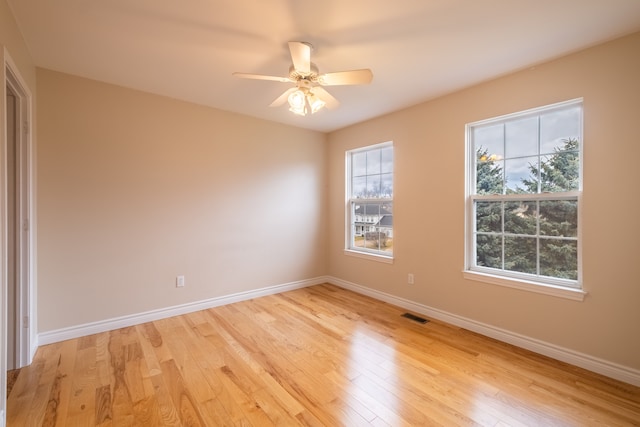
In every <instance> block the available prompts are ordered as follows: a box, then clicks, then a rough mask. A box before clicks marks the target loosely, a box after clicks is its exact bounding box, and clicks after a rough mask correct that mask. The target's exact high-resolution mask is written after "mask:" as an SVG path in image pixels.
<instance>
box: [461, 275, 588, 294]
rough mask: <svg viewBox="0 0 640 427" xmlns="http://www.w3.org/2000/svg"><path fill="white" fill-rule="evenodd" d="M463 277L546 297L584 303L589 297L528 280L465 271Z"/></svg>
mask: <svg viewBox="0 0 640 427" xmlns="http://www.w3.org/2000/svg"><path fill="white" fill-rule="evenodd" d="M462 276H463V277H464V278H465V279H469V280H475V281H477V282H484V283H491V284H493V285H498V286H506V287H508V288H514V289H520V290H522V291H529V292H535V293H538V294H544V295H551V296H554V297H558V298H565V299H570V300H574V301H584V297H585V296H586V295H587V293H586V292H585V291H583V290H581V289H571V288H565V287H562V286H554V285H548V284H543V283H535V282H528V281H526V280H517V279H510V278H506V277H499V276H494V275H491V274H486V273H479V272H477V271H463V272H462Z"/></svg>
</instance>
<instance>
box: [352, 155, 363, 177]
mask: <svg viewBox="0 0 640 427" xmlns="http://www.w3.org/2000/svg"><path fill="white" fill-rule="evenodd" d="M351 174H352V175H353V176H363V175H366V174H367V153H353V154H352V155H351Z"/></svg>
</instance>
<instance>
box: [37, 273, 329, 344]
mask: <svg viewBox="0 0 640 427" xmlns="http://www.w3.org/2000/svg"><path fill="white" fill-rule="evenodd" d="M326 282H327V277H324V276H322V277H316V278H313V279H307V280H300V281H297V282H291V283H285V284H282V285H275V286H268V287H266V288H261V289H256V290H253V291H246V292H238V293H236V294H231V295H225V296H221V297H216V298H210V299H206V300H202V301H197V302H192V303H187V304H182V305H176V306H173V307H167V308H162V309H159V310H152V311H147V312H145V313H139V314H133V315H130V316H122V317H117V318H113V319H107V320H102V321H99V322H92V323H86V324H83V325H78V326H71V327H68V328H62V329H56V330H53V331H47V332H42V333H40V334H38V345H46V344H52V343H55V342H60V341H65V340H69V339H73V338H79V337H84V336H87V335H92V334H97V333H100V332H106V331H112V330H114V329H119V328H125V327H128V326H133V325H138V324H141V323H146V322H152V321H154V320H159V319H166V318H167V317H173V316H179V315H181V314H186V313H193V312H194V311H199V310H206V309H208V308H212V307H219V306H221V305H226V304H232V303H234V302H239V301H246V300H249V299H252V298H259V297H262V296H266V295H273V294H278V293H281V292H286V291H291V290H294V289H300V288H306V287H308V286H313V285H319V284H321V283H326Z"/></svg>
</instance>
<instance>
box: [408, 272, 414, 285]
mask: <svg viewBox="0 0 640 427" xmlns="http://www.w3.org/2000/svg"><path fill="white" fill-rule="evenodd" d="M407 283H408V284H410V285H413V283H414V281H413V273H409V275H408V276H407Z"/></svg>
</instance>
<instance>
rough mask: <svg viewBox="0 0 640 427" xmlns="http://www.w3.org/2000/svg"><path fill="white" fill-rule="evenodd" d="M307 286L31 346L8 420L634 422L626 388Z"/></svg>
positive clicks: (494, 426)
mask: <svg viewBox="0 0 640 427" xmlns="http://www.w3.org/2000/svg"><path fill="white" fill-rule="evenodd" d="M404 312H405V310H402V309H401V308H399V307H395V306H393V305H390V304H387V303H383V302H379V301H376V300H374V299H372V298H369V297H366V296H363V295H358V294H356V293H353V292H350V291H347V290H344V289H340V288H338V287H336V286H332V285H319V286H312V287H309V288H303V289H297V290H293V291H289V292H285V293H282V294H277V295H269V296H265V297H262V298H258V299H253V300H248V301H243V302H238V303H235V304H230V305H227V306H220V307H215V308H211V309H208V310H203V311H199V312H195V313H189V314H185V315H183V316H177V317H173V318H168V319H162V320H157V321H153V322H148V323H144V324H140V325H137V326H133V327H128V328H123V329H119V330H115V331H111V332H105V333H101V334H96V335H91V336H87V337H82V338H79V339H75V340H68V341H65V342H62V343H56V344H51V345H48V346H42V347H41V348H40V349H38V352H37V354H36V357H35V358H34V362H33V364H32V365H31V366H28V367H26V368H23V369H22V370H21V372H20V374H19V376H18V378H17V380H16V383H15V385H14V387H13V389H12V392H11V393H10V395H9V397H8V401H7V423H8V424H7V425H8V426H11V427H13V426H27V425H29V426H31V425H46V426H67V425H82V426H92V425H97V426H100V427H109V426H117V427H120V426H128V425H131V426H134V425H135V426H253V427H262V426H272V425H273V426H275V425H278V426H280V425H286V426H297V425H300V426H394V427H396V426H414V425H430V426H446V427H449V426H476V425H479V426H491V427H506V426H511V427H525V426H526V427H530V426H581V427H582V426H601V425H609V426H640V421H639V420H640V388H638V387H634V386H631V385H629V384H624V383H621V382H619V381H615V380H612V379H610V378H605V377H603V376H601V375H598V374H594V373H591V372H588V371H585V370H583V369H580V368H577V367H575V366H571V365H567V364H566V363H562V362H558V361H555V360H552V359H549V358H547V357H545V356H541V355H538V354H534V353H531V352H529V351H527V350H523V349H520V348H517V347H514V346H512V345H509V344H506V343H502V342H499V341H496V340H493V339H490V338H487V337H483V336H481V335H479V334H476V333H473V332H470V331H467V330H464V329H461V328H458V327H455V326H452V325H447V324H445V323H442V322H438V321H435V320H432V321H430V322H428V323H426V324H420V323H416V322H413V321H411V320H409V319H406V318H404V317H401V315H402V314H403V313H404Z"/></svg>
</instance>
